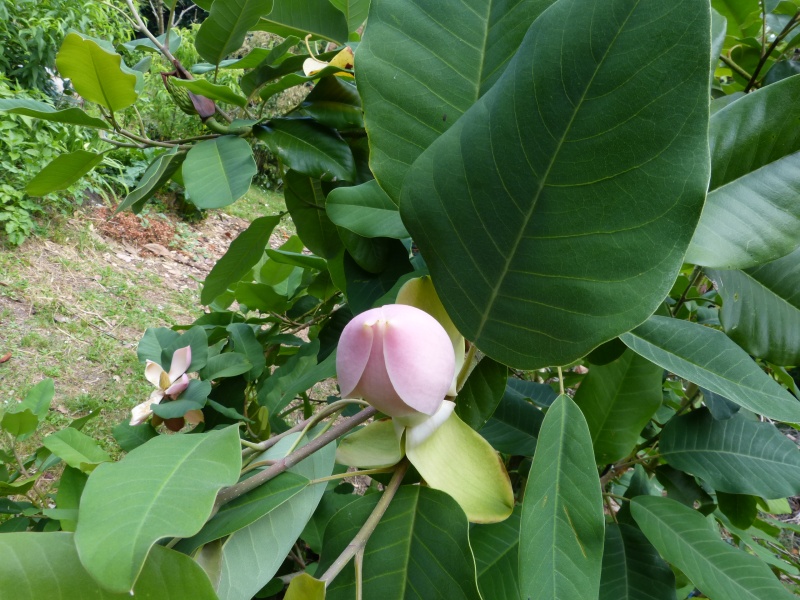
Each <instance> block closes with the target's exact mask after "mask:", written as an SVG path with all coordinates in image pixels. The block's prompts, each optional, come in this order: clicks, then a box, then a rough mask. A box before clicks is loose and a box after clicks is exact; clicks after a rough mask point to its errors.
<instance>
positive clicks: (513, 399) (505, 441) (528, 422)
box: [478, 384, 544, 456]
mask: <svg viewBox="0 0 800 600" xmlns="http://www.w3.org/2000/svg"><path fill="white" fill-rule="evenodd" d="M543 420H544V414H543V413H542V411H540V410H539V409H538V408H536V407H535V406H533V404H531V403H530V402H527V401H526V400H525V398H524V397H522V396H521V395H520V394H518V393H517V392H516V391H515V390H514V388H513V387H511V385H510V384H507V386H506V391H505V394H504V395H503V398H502V399H501V400H500V403H499V404H498V405H497V408H496V409H495V411H494V413H493V414H492V416H491V418H490V419H489V420H488V421H487V422H486V425H484V426H483V427H482V428H481V429H480V431H479V432H478V433H480V434H481V435H482V436H483V437H484V438H486V440H487V441H488V442H489V443H490V444H491V445H492V446H493V447H494V449H495V450H498V451H500V452H502V453H503V454H512V455H517V456H533V454H534V452H535V451H536V439H537V438H538V436H539V429H540V428H541V426H542V421H543Z"/></svg>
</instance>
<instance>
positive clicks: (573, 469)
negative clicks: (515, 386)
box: [519, 396, 604, 600]
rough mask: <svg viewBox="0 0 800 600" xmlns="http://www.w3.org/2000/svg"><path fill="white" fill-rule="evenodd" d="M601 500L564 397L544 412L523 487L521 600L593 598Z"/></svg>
mask: <svg viewBox="0 0 800 600" xmlns="http://www.w3.org/2000/svg"><path fill="white" fill-rule="evenodd" d="M603 531H604V520H603V498H602V496H601V495H600V481H599V479H598V477H597V468H596V466H595V462H594V452H593V450H592V440H591V437H590V434H589V427H588V425H587V424H586V420H585V419H584V418H583V414H581V410H580V409H579V408H578V406H577V405H576V404H575V403H574V402H573V401H572V399H570V398H569V397H568V396H559V398H558V399H557V400H556V401H555V402H554V403H553V405H552V406H551V407H550V409H549V410H548V411H547V415H546V416H545V418H544V423H543V424H542V430H541V432H540V433H539V443H538V445H537V446H536V454H535V455H534V457H533V466H532V467H531V471H530V475H529V477H528V484H527V487H526V488H525V499H524V501H523V504H522V525H521V527H520V534H519V535H520V537H519V578H520V593H521V596H522V597H523V598H537V599H538V598H542V599H544V598H547V599H553V600H556V599H559V600H561V599H563V600H575V599H576V598H596V597H597V594H598V590H599V588H600V570H601V565H602V560H603Z"/></svg>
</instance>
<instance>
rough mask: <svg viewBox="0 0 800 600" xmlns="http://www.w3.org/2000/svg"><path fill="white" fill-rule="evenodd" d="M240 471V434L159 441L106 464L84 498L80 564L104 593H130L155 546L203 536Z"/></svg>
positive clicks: (231, 429) (230, 429)
mask: <svg viewBox="0 0 800 600" xmlns="http://www.w3.org/2000/svg"><path fill="white" fill-rule="evenodd" d="M240 469H241V446H240V444H239V431H238V428H237V427H228V428H227V429H223V430H219V431H212V432H209V433H203V434H196V435H164V436H159V437H157V438H155V439H153V440H150V441H149V442H148V443H147V444H144V445H142V446H140V447H139V448H137V449H135V450H134V451H133V452H130V453H129V454H127V455H126V456H125V458H123V459H122V460H121V461H119V462H117V463H107V464H103V465H100V466H99V467H98V468H97V469H95V470H94V472H93V473H92V475H91V476H90V477H89V481H88V482H87V484H86V488H85V489H84V492H83V497H82V498H81V506H80V515H79V518H78V528H77V530H76V532H75V544H76V546H77V548H78V554H79V555H80V559H81V563H82V564H83V566H84V567H85V568H86V570H87V571H89V573H91V575H92V577H94V578H95V579H96V580H97V581H98V582H100V583H101V584H102V585H103V587H105V588H107V589H109V590H112V591H116V592H119V593H127V592H128V591H129V590H131V589H133V587H134V583H135V581H136V580H137V578H138V577H139V574H140V573H141V570H142V567H143V565H144V564H145V559H146V557H147V555H148V552H150V550H151V548H152V546H153V545H154V544H155V542H157V541H158V540H160V539H162V538H165V537H185V536H189V535H193V534H195V533H197V531H199V530H200V528H201V527H202V526H203V524H204V523H205V521H206V519H207V518H208V517H209V515H210V514H211V509H212V507H213V505H214V499H215V498H216V495H217V492H218V491H219V490H220V489H221V488H222V487H225V486H229V485H233V484H234V483H236V480H237V479H238V478H239V471H240ZM121 515H124V517H125V518H120V516H121Z"/></svg>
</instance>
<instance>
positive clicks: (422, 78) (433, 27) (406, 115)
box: [356, 0, 553, 204]
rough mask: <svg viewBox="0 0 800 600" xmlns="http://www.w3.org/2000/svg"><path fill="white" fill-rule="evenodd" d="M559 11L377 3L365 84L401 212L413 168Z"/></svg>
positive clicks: (374, 158) (491, 2) (381, 175)
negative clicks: (537, 27)
mask: <svg viewBox="0 0 800 600" xmlns="http://www.w3.org/2000/svg"><path fill="white" fill-rule="evenodd" d="M552 3H553V0H441V1H439V2H429V1H427V0H373V1H372V4H371V6H370V10H369V27H367V29H366V31H365V33H364V40H363V41H362V42H361V45H360V46H359V48H358V56H357V57H356V64H357V68H358V81H357V83H358V90H359V92H361V97H362V99H363V102H364V119H365V123H366V126H367V132H368V133H369V141H370V148H371V150H372V152H371V153H370V167H371V168H372V172H373V173H374V174H375V177H376V178H377V180H378V182H379V183H380V185H381V187H382V188H383V189H384V190H386V192H387V193H388V194H389V196H390V197H391V198H392V200H393V201H394V202H395V203H396V204H397V203H399V201H400V189H401V185H402V183H403V179H405V176H406V173H408V170H409V168H410V167H411V163H413V162H414V160H415V159H416V158H417V157H418V156H419V155H420V153H422V151H423V150H425V148H427V147H428V146H429V145H430V144H431V143H432V142H433V141H434V140H435V139H436V138H437V137H439V136H440V135H441V134H442V133H444V132H445V131H446V130H447V129H448V128H449V127H450V126H451V125H452V124H453V123H454V122H456V121H457V120H458V118H459V117H460V116H461V115H462V114H464V112H466V110H467V109H468V108H469V107H470V106H472V104H473V103H474V102H475V101H476V100H477V99H478V98H479V97H480V96H481V95H483V94H484V93H486V91H487V90H488V89H489V88H490V87H491V86H492V85H493V84H494V82H495V81H496V80H497V79H498V77H499V76H500V74H501V73H502V72H503V70H504V69H505V67H506V64H507V63H508V61H509V60H510V59H511V57H512V56H513V55H514V52H516V51H517V48H518V46H519V44H520V42H521V41H522V38H523V36H524V35H525V31H526V30H527V28H528V26H529V25H530V23H531V22H532V21H533V20H534V19H535V18H536V17H537V16H538V15H539V14H540V13H541V12H542V11H543V10H544V9H546V8H547V7H548V6H550V4H552ZM454 15H458V18H454Z"/></svg>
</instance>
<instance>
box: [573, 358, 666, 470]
mask: <svg viewBox="0 0 800 600" xmlns="http://www.w3.org/2000/svg"><path fill="white" fill-rule="evenodd" d="M663 375H664V369H662V368H661V367H659V366H658V365H656V364H654V363H652V362H650V361H649V360H647V359H646V358H642V357H641V356H639V355H638V354H636V353H635V352H634V351H633V350H627V351H626V352H625V353H624V354H623V355H622V356H621V357H620V358H618V359H617V360H615V361H613V362H611V363H609V364H607V365H603V366H592V367H591V368H590V369H589V374H588V375H587V376H586V378H585V379H584V380H583V382H582V383H581V385H580V387H579V388H578V391H577V392H576V393H575V402H576V404H577V405H578V406H579V407H580V409H581V412H583V414H584V416H585V417H586V422H587V423H588V424H589V431H590V432H591V434H592V444H593V445H594V454H595V458H596V459H597V462H598V464H610V463H613V462H615V461H618V460H620V459H622V458H624V457H626V456H628V454H630V452H631V450H633V447H634V446H635V445H636V442H637V441H638V439H639V434H640V433H641V431H642V429H644V426H645V425H647V423H648V422H649V421H650V417H652V416H653V414H655V412H656V411H657V410H658V409H659V408H660V407H661V401H662V393H661V379H662V377H663Z"/></svg>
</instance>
